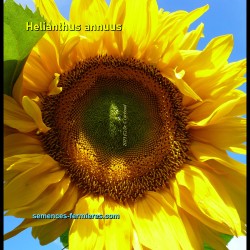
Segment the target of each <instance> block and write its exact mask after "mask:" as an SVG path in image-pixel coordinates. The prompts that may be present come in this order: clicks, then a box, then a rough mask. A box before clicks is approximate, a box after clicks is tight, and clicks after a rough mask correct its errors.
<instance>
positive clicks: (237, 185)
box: [208, 160, 247, 230]
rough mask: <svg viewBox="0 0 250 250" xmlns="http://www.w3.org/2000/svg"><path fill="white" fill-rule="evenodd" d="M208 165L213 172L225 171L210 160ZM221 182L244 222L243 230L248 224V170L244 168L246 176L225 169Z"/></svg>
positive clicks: (218, 164) (221, 175) (220, 177)
mask: <svg viewBox="0 0 250 250" xmlns="http://www.w3.org/2000/svg"><path fill="white" fill-rule="evenodd" d="M208 164H209V165H210V166H211V167H210V168H211V170H208V171H209V172H211V171H212V170H213V169H214V168H216V169H223V166H222V165H221V164H220V163H218V162H216V161H214V160H210V161H209V162H208ZM219 179H220V182H221V183H222V185H223V186H224V187H225V189H226V190H228V193H229V194H230V198H231V199H232V201H233V203H234V206H235V208H236V209H237V211H238V213H239V216H240V218H241V220H242V222H243V223H242V224H243V228H242V229H243V230H244V228H245V226H244V225H245V224H246V198H247V197H246V190H247V188H246V168H244V174H241V173H237V172H235V171H234V170H232V169H226V170H225V169H224V171H223V173H221V174H220V176H219Z"/></svg>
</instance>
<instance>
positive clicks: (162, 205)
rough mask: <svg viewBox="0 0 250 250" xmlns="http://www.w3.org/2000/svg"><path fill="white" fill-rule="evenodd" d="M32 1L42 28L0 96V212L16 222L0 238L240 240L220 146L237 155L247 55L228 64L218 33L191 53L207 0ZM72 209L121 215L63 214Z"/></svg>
mask: <svg viewBox="0 0 250 250" xmlns="http://www.w3.org/2000/svg"><path fill="white" fill-rule="evenodd" d="M35 2H36V6H37V8H38V9H39V11H40V13H41V15H43V16H44V18H45V19H46V21H47V22H48V23H47V24H46V23H42V24H40V27H41V28H42V29H45V28H44V27H47V28H46V29H48V27H49V25H54V26H53V27H54V28H53V29H54V30H53V31H47V32H46V33H45V35H44V36H43V37H42V38H41V40H40V41H39V42H38V43H37V44H36V46H35V47H34V48H33V49H32V51H31V53H30V55H29V57H28V59H27V61H26V64H25V66H24V69H23V71H22V74H21V75H20V76H19V78H18V80H17V82H16V84H15V86H14V88H13V92H12V97H10V96H7V95H5V96H4V105H5V107H4V124H5V134H6V135H5V150H4V153H5V163H4V169H5V172H4V174H5V195H4V196H5V200H4V207H5V210H7V213H6V215H14V216H16V217H21V218H24V221H23V222H22V223H21V224H20V225H19V226H18V227H17V228H15V229H14V230H13V231H11V232H9V233H8V234H6V238H9V237H12V236H14V235H15V234H17V233H19V232H21V231H22V230H24V229H26V228H28V227H32V234H33V236H34V237H35V238H37V237H38V238H39V240H40V243H41V244H42V245H44V244H47V243H49V242H51V241H53V240H55V239H56V238H57V237H59V236H60V235H62V234H63V233H64V232H65V231H67V230H69V249H71V250H72V249H73V250H77V249H203V246H204V243H206V244H209V245H210V246H212V247H213V248H214V249H224V248H225V242H224V241H223V239H222V238H220V235H221V234H229V235H236V236H239V235H244V234H245V220H246V215H245V201H246V199H245V172H246V171H245V166H244V165H243V164H241V163H239V162H237V161H235V160H233V159H231V158H230V157H229V156H228V155H227V152H226V151H227V150H229V151H232V152H235V153H240V154H245V144H244V142H245V134H246V132H245V119H244V118H242V115H243V114H245V94H244V93H243V92H242V91H240V90H238V89H236V88H237V87H239V86H240V85H242V84H243V83H244V81H245V79H244V74H245V66H246V62H245V60H241V61H238V62H234V63H228V61H227V60H228V57H229V55H230V53H231V50H232V46H233V45H232V43H233V42H232V36H230V35H224V36H220V37H217V38H214V39H213V40H212V41H211V42H210V43H209V44H208V45H207V46H206V47H205V49H204V50H202V51H198V50H196V46H197V43H198V41H199V39H200V38H201V37H202V36H203V25H202V24H201V25H199V26H198V27H197V28H196V29H195V30H192V31H188V28H189V26H190V24H191V23H192V22H194V21H195V20H196V19H197V18H199V17H200V16H201V15H202V14H203V13H204V12H205V11H206V10H207V9H208V6H204V7H201V8H199V9H196V10H194V11H192V12H190V13H188V12H185V11H177V12H173V13H169V12H164V11H163V10H160V11H159V10H158V6H157V3H156V1H154V0H140V1H136V3H135V2H134V1H132V0H113V1H111V3H110V5H109V6H108V5H107V4H106V3H105V1H103V0H98V1H93V0H92V1H91V0H88V1H80V0H73V1H72V5H71V11H70V18H69V21H68V20H66V19H65V18H63V17H62V16H61V14H60V13H59V11H58V10H57V8H56V6H55V4H54V2H53V1H52V0H50V1H39V0H37V1H35ZM79 10H81V11H79ZM62 23H63V25H62ZM29 25H31V24H29ZM28 27H29V28H30V26H28ZM55 27H57V29H55ZM62 27H63V28H62ZM90 28H91V29H92V30H91V31H90ZM30 29H31V28H30ZM238 201H241V204H239V202H238ZM84 213H85V214H86V213H88V214H95V215H96V214H99V215H108V214H109V215H111V214H119V217H120V219H118V220H115V219H114V220H112V219H107V218H105V219H98V220H97V219H87V220H83V219H77V218H76V217H72V216H71V215H72V214H75V215H77V214H84ZM34 214H47V215H48V214H49V215H51V214H57V215H58V214H61V215H63V216H64V219H58V218H54V217H49V218H48V217H47V218H42V219H39V220H38V219H37V218H35V217H34ZM163 239H165V240H163Z"/></svg>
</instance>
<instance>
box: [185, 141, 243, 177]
mask: <svg viewBox="0 0 250 250" xmlns="http://www.w3.org/2000/svg"><path fill="white" fill-rule="evenodd" d="M190 150H191V152H192V153H193V155H194V156H195V158H196V159H197V160H198V161H201V162H206V161H208V160H215V161H217V162H219V163H220V164H222V165H223V166H224V167H227V168H230V169H232V170H234V171H236V172H238V173H241V174H244V173H245V169H246V166H245V164H243V163H240V162H238V161H236V160H234V159H232V158H231V157H229V156H228V155H227V153H226V152H225V151H223V150H220V149H217V148H215V147H213V146H212V145H209V144H207V143H202V142H197V141H194V142H192V144H191V145H190Z"/></svg>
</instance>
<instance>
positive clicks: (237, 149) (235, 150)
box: [228, 144, 247, 155]
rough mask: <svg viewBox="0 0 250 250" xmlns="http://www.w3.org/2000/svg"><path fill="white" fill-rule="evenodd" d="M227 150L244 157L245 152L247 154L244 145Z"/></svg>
mask: <svg viewBox="0 0 250 250" xmlns="http://www.w3.org/2000/svg"><path fill="white" fill-rule="evenodd" d="M228 150H229V151H231V152H233V153H236V154H243V155H246V152H247V149H246V145H245V144H241V145H237V146H235V147H229V148H228Z"/></svg>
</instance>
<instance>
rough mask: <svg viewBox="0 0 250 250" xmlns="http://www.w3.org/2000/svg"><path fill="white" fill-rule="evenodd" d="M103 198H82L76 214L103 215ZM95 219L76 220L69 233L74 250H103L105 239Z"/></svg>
mask: <svg viewBox="0 0 250 250" xmlns="http://www.w3.org/2000/svg"><path fill="white" fill-rule="evenodd" d="M103 201H104V199H103V197H98V198H94V197H82V198H81V199H80V200H79V201H78V203H77V204H76V208H75V211H74V214H86V213H88V214H103V211H102V208H101V206H102V203H103ZM97 225H98V221H97V220H95V219H75V220H74V221H73V223H72V226H71V228H70V231H69V245H70V248H71V249H72V250H79V249H83V248H85V249H103V247H104V237H103V234H102V231H101V229H99V228H98V226H97Z"/></svg>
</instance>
